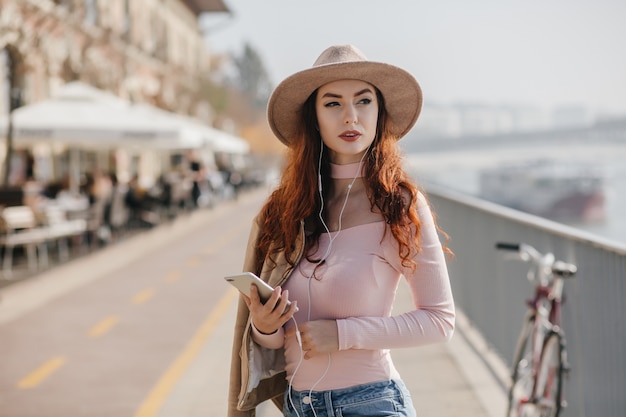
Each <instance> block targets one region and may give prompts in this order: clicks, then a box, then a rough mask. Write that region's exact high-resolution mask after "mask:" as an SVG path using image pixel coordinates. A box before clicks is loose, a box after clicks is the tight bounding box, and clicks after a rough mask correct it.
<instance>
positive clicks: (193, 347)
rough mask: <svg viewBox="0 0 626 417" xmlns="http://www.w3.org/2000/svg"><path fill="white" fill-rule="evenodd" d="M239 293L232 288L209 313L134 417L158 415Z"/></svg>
mask: <svg viewBox="0 0 626 417" xmlns="http://www.w3.org/2000/svg"><path fill="white" fill-rule="evenodd" d="M237 294H238V293H237V291H236V290H234V289H231V290H230V291H228V292H227V293H226V294H225V295H224V296H223V297H222V299H221V300H220V301H219V303H218V304H217V306H216V307H215V308H214V309H213V311H211V314H209V317H208V318H207V319H206V320H205V322H204V323H202V325H201V326H200V328H199V329H198V331H197V332H196V334H195V335H194V336H193V338H192V339H191V340H190V341H189V343H188V344H187V346H185V349H184V350H183V351H182V353H181V354H180V355H179V356H178V357H177V358H176V360H175V361H174V362H173V363H172V364H171V365H170V367H169V368H168V370H167V371H166V372H165V373H164V374H163V375H162V376H161V378H160V379H159V381H158V382H157V383H156V385H155V386H154V388H152V391H151V392H150V394H148V397H146V399H145V400H144V401H143V403H142V404H141V406H140V407H139V409H138V410H137V412H136V413H135V416H134V417H154V416H156V415H157V413H158V412H159V410H160V409H161V407H162V406H163V403H164V402H165V400H166V399H167V397H168V396H169V394H170V392H171V391H172V390H173V389H174V387H175V386H176V383H177V382H178V380H180V378H181V377H182V376H183V374H184V372H185V371H186V370H187V368H188V367H189V365H191V362H192V361H193V360H194V358H195V357H196V356H197V355H198V353H199V352H200V349H202V347H203V346H204V344H205V343H206V340H207V339H208V338H209V337H210V336H211V333H213V330H214V329H215V326H216V325H217V323H218V322H219V321H220V319H221V318H222V316H223V315H224V314H225V313H226V311H228V309H229V308H230V305H231V304H232V302H233V300H234V299H235V298H236V296H237Z"/></svg>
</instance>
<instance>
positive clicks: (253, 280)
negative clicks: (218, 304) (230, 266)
mask: <svg viewBox="0 0 626 417" xmlns="http://www.w3.org/2000/svg"><path fill="white" fill-rule="evenodd" d="M224 279H225V280H226V281H227V282H229V283H230V284H232V285H233V286H234V287H235V288H237V289H238V290H239V291H241V292H242V293H244V294H245V295H247V296H248V297H250V284H256V286H257V288H258V289H259V296H260V297H261V302H263V303H265V302H266V301H267V300H268V298H270V297H271V295H272V292H273V291H274V289H273V288H272V287H270V285H269V284H268V283H267V282H265V281H263V280H262V279H261V278H259V277H257V276H256V275H254V274H253V273H252V272H242V273H239V274H235V275H228V276H226V277H224ZM279 302H280V299H279ZM289 307H291V301H288V302H287V306H286V307H285V309H289ZM296 311H297V310H296Z"/></svg>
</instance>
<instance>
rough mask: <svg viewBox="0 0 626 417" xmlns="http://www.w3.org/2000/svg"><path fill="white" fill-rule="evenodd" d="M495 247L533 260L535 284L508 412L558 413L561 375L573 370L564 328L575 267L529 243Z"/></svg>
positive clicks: (517, 416)
mask: <svg viewBox="0 0 626 417" xmlns="http://www.w3.org/2000/svg"><path fill="white" fill-rule="evenodd" d="M496 249H498V250H503V251H509V252H515V253H516V257H518V258H519V259H521V260H523V261H525V262H530V263H531V264H532V265H531V266H530V268H529V270H528V274H527V278H528V280H529V281H530V282H531V283H532V284H533V285H534V287H535V288H534V296H533V298H532V299H530V300H527V301H526V304H527V305H528V311H527V313H526V317H525V319H524V322H523V326H522V330H521V332H520V335H519V338H518V341H517V346H516V349H515V355H514V356H513V363H512V366H511V386H510V389H509V402H508V409H507V417H557V416H558V415H559V414H560V413H561V411H562V409H563V408H564V407H565V406H566V405H567V404H566V401H565V395H564V393H563V380H564V378H567V376H568V374H569V372H570V366H569V363H568V362H567V349H566V345H565V334H564V332H563V329H562V327H561V305H562V303H563V283H564V279H566V278H571V277H574V276H575V275H576V271H577V267H576V265H574V264H570V263H566V262H563V261H557V260H556V259H555V256H554V254H552V253H546V254H542V253H540V252H539V251H537V250H536V249H535V248H534V247H532V246H530V245H528V244H525V243H504V242H499V243H496Z"/></svg>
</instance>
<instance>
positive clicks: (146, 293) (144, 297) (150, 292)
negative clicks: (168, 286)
mask: <svg viewBox="0 0 626 417" xmlns="http://www.w3.org/2000/svg"><path fill="white" fill-rule="evenodd" d="M155 293H156V290H155V289H154V288H146V289H145V290H143V291H141V292H138V293H137V294H135V296H134V297H133V299H132V303H133V304H143V303H145V302H146V301H148V300H149V299H151V298H152V296H154V294H155Z"/></svg>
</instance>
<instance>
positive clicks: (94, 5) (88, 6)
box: [84, 0, 98, 26]
mask: <svg viewBox="0 0 626 417" xmlns="http://www.w3.org/2000/svg"><path fill="white" fill-rule="evenodd" d="M84 1H85V23H86V24H87V25H91V26H96V25H97V24H98V0H84Z"/></svg>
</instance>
